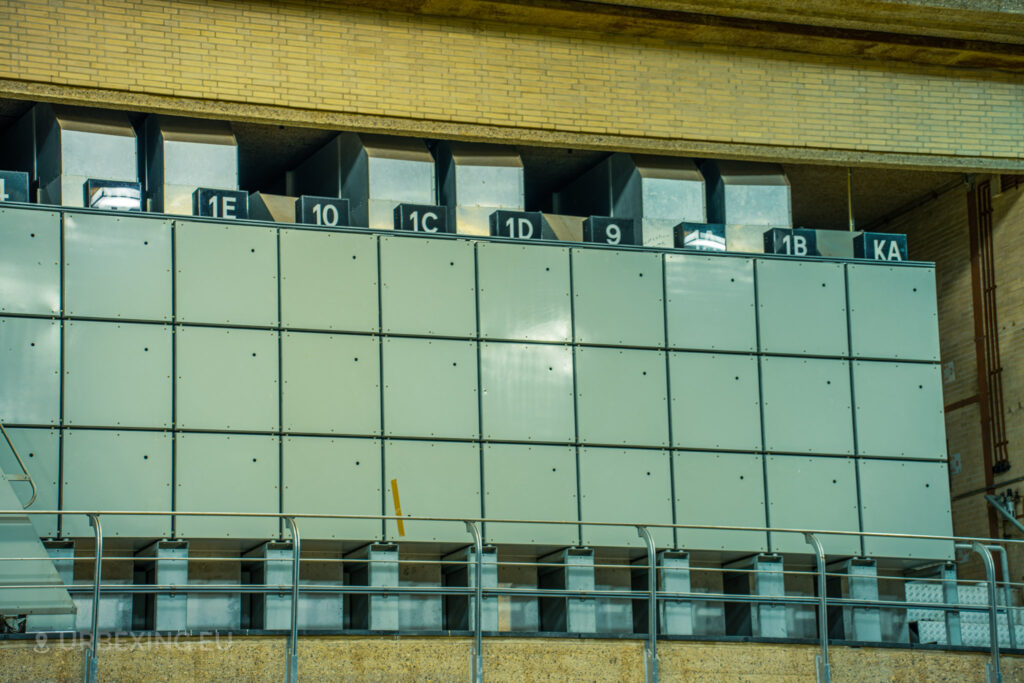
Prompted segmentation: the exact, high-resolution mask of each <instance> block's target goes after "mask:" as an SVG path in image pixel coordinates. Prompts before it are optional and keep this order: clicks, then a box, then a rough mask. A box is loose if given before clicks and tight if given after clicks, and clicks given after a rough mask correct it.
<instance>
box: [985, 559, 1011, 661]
mask: <svg viewBox="0 0 1024 683" xmlns="http://www.w3.org/2000/svg"><path fill="white" fill-rule="evenodd" d="M988 549H989V550H991V551H992V552H994V553H999V565H1000V566H1001V567H1002V570H1003V571H1002V574H1003V601H1004V602H1005V604H1006V610H1005V611H1006V625H1007V630H1008V631H1009V632H1010V633H1009V636H1010V647H1011V648H1013V649H1016V648H1017V634H1016V633H1015V631H1016V629H1014V628H1013V592H1012V589H1011V588H1010V565H1009V562H1008V561H1007V559H1006V548H1004V547H1003V546H1001V545H990V546H988Z"/></svg>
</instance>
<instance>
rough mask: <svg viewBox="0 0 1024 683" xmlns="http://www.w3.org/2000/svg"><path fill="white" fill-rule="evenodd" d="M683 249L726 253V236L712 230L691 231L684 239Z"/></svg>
mask: <svg viewBox="0 0 1024 683" xmlns="http://www.w3.org/2000/svg"><path fill="white" fill-rule="evenodd" d="M683 247H684V248H686V249H697V250H699V251H725V236H724V235H721V234H717V233H716V232H714V231H712V230H691V231H689V232H687V233H686V234H685V236H684V237H683Z"/></svg>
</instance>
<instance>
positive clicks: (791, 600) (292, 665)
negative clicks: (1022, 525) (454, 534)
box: [0, 510, 1024, 683]
mask: <svg viewBox="0 0 1024 683" xmlns="http://www.w3.org/2000/svg"><path fill="white" fill-rule="evenodd" d="M26 514H28V515H32V514H62V515H73V514H77V515H85V516H88V518H89V520H90V524H91V525H92V526H93V528H94V530H95V535H96V553H95V558H94V563H95V564H94V576H93V586H92V593H93V611H92V614H91V620H92V623H91V625H90V626H91V628H90V641H89V642H90V646H89V648H88V650H87V651H86V671H85V680H86V681H87V683H95V681H96V672H97V670H98V666H97V665H98V657H99V604H100V597H101V592H102V589H103V585H102V561H103V532H102V527H101V525H100V517H101V516H102V515H109V516H171V517H188V516H192V517H227V518H238V517H260V518H277V519H283V520H284V521H285V522H286V523H287V524H288V526H289V530H290V532H291V534H292V542H293V558H292V581H291V585H290V589H291V600H292V603H291V616H290V624H289V626H290V628H289V636H288V650H287V652H288V659H287V665H286V666H287V669H286V677H287V680H288V681H290V682H292V681H297V680H298V649H297V648H298V602H299V597H300V592H301V590H306V591H307V592H311V593H321V592H338V593H342V594H345V593H363V594H371V595H372V594H381V595H388V594H396V593H398V594H406V593H408V594H421V595H422V594H450V595H472V596H473V599H474V601H475V604H474V610H473V614H474V623H473V635H474V652H473V660H472V661H473V680H474V682H475V683H482V680H483V656H482V644H483V642H482V632H483V619H482V605H483V600H484V598H485V596H487V595H493V596H499V595H512V596H516V595H518V596H545V595H557V596H560V597H581V598H594V597H608V598H618V599H630V598H632V599H636V598H638V597H644V596H646V597H647V600H648V610H649V612H648V618H649V620H650V622H649V627H648V634H647V639H646V643H645V650H646V653H647V654H646V658H645V659H646V667H645V670H646V679H647V680H648V681H651V682H656V681H657V676H658V671H657V613H658V601H659V600H662V601H664V600H678V599H693V600H699V601H708V602H741V603H748V604H805V605H811V604H813V605H817V608H818V627H819V638H820V641H821V642H820V645H821V654H820V655H819V656H818V658H817V662H818V664H817V675H818V679H819V681H824V682H825V683H828V681H829V680H830V665H829V660H828V642H829V639H828V622H827V609H828V606H829V605H833V606H837V605H841V606H859V607H865V606H870V607H894V606H898V607H903V608H911V607H922V608H926V609H927V608H930V609H944V608H945V609H958V610H960V611H983V610H985V611H988V613H989V622H990V642H991V653H992V659H991V661H990V662H989V664H988V668H989V671H990V672H991V674H990V675H991V676H992V680H993V681H996V682H999V681H1001V680H1002V675H1001V672H1000V668H999V642H998V641H999V636H998V629H997V621H998V620H997V618H996V615H997V614H998V611H999V607H998V605H997V604H996V603H997V601H996V581H995V569H994V567H995V564H994V561H993V558H992V556H991V552H1001V553H1002V554H1003V561H1004V563H1005V550H1004V549H1003V547H1002V546H999V545H996V544H993V543H992V539H979V538H970V537H956V536H936V535H927V534H900V533H890V532H864V531H833V530H807V529H787V528H773V527H742V526H727V525H694V524H654V523H652V524H640V525H638V524H635V523H626V522H585V521H578V520H571V521H570V520H508V519H483V518H472V519H463V518H453V517H414V516H397V515H333V514H316V513H272V512H184V511H141V510H140V511H128V510H117V511H95V510H94V511H89V510H0V516H3V515H26ZM306 518H310V519H338V520H345V519H372V520H397V519H402V520H403V521H406V522H415V521H433V522H452V523H461V524H463V525H464V526H465V528H466V530H467V531H468V532H469V533H470V534H471V536H472V537H473V546H474V551H475V554H476V558H475V559H476V562H475V577H476V579H475V582H474V583H475V585H474V586H472V587H469V588H455V587H444V588H431V587H390V586H345V585H338V586H315V585H311V586H306V587H305V588H304V589H303V588H301V582H300V574H299V568H300V562H301V546H300V543H301V539H300V534H299V530H298V520H300V519H306ZM487 522H497V523H519V524H523V523H525V524H568V525H574V526H584V525H589V526H599V527H625V526H631V527H634V528H635V529H636V530H637V533H638V535H639V536H640V537H641V538H642V539H643V540H644V542H645V545H646V546H647V556H648V572H649V576H648V581H649V583H648V590H647V591H646V592H642V591H618V590H563V589H516V588H484V586H483V540H482V535H481V533H480V528H479V524H481V523H487ZM656 528H680V529H713V530H720V531H766V532H775V533H794V534H797V533H798V534H803V535H804V538H805V540H806V541H807V543H809V544H810V545H811V546H812V547H813V549H814V555H815V563H816V571H815V572H813V573H814V574H815V575H816V576H817V580H818V596H817V597H809V596H785V595H781V596H760V595H735V594H724V593H722V594H711V593H692V592H690V593H680V592H671V591H660V592H659V591H658V588H657V571H658V566H657V557H656V554H655V553H656V546H655V544H654V540H653V537H652V536H651V534H650V530H651V529H656ZM818 535H824V536H833V535H836V536H857V537H862V538H863V537H881V538H901V539H907V540H915V539H923V540H941V541H951V542H953V543H954V544H955V547H956V548H958V549H966V548H969V549H972V550H974V551H975V552H978V553H979V554H981V555H982V558H983V561H984V562H985V566H986V582H987V584H988V587H989V605H987V606H984V605H973V606H972V605H960V604H956V605H949V604H936V603H903V602H901V603H898V604H896V605H894V603H893V602H892V601H884V600H865V599H859V598H831V599H829V598H828V595H827V591H826V577H827V576H828V575H830V573H829V572H827V570H826V563H827V555H826V553H825V550H824V546H823V545H822V544H821V541H820V540H819V539H818V537H817V536H818ZM1001 542H1002V543H1024V539H1019V540H1018V539H1001ZM8 559H14V558H8ZM132 559H134V558H132ZM224 559H225V560H227V559H229V558H224ZM230 559H232V560H234V561H241V560H242V558H230ZM341 559H343V558H339V560H341ZM420 562H422V561H420ZM460 564H461V563H460ZM561 566H565V565H561ZM615 566H617V567H621V568H626V567H627V566H628V565H615ZM703 569H708V570H711V569H712V568H693V569H691V571H701V570H703ZM773 573H778V572H773ZM783 573H785V572H783ZM800 573H801V574H810V573H811V572H800ZM832 575H833V576H837V574H832ZM880 578H882V577H880ZM1008 586H1009V582H1007V583H1006V584H1005V585H1004V587H1005V588H1007V590H1008ZM7 587H8V588H17V587H19V586H10V585H8V586H7ZM68 588H69V591H73V592H79V591H80V590H83V589H82V588H76V587H68ZM288 589H289V586H287V585H259V586H256V585H247V586H237V585H227V586H216V585H204V586H191V585H185V586H179V585H167V586H152V585H146V586H123V585H118V586H108V591H109V592H111V593H150V594H159V593H162V592H164V591H166V592H185V593H188V592H207V591H209V592H215V591H216V592H225V591H229V592H237V593H269V592H283V591H285V590H288ZM1007 595H1008V596H1009V593H1008V592H1007ZM1009 609H1010V605H1009V604H1007V606H1006V610H1007V614H1009V611H1008V610H1009ZM1010 626H1011V628H1012V627H1013V624H1012V623H1011V624H1010Z"/></svg>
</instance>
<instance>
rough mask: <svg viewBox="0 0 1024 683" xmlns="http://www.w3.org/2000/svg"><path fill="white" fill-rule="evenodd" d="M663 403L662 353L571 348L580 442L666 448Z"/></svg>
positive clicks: (663, 376) (666, 429)
mask: <svg viewBox="0 0 1024 683" xmlns="http://www.w3.org/2000/svg"><path fill="white" fill-rule="evenodd" d="M667 403H668V400H667V395H666V385H665V354H664V353H663V352H661V351H639V350H634V349H604V348H592V347H581V348H578V349H577V350H576V406H577V419H578V420H579V438H580V442H582V443H590V444H606V445H619V444H622V445H637V446H667V445H668V405H667Z"/></svg>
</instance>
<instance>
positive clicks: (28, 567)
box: [0, 423, 75, 630]
mask: <svg viewBox="0 0 1024 683" xmlns="http://www.w3.org/2000/svg"><path fill="white" fill-rule="evenodd" d="M0 433H2V434H3V437H4V440H5V441H6V442H7V445H8V446H9V447H10V449H11V452H12V453H14V458H15V460H16V462H17V464H18V466H19V467H20V468H21V473H20V474H17V473H15V474H7V473H6V472H4V470H3V468H2V467H0V510H17V509H25V508H28V507H30V506H31V505H32V504H33V503H34V502H35V500H36V485H35V482H34V481H33V480H32V476H31V475H30V474H29V472H28V469H27V468H26V467H25V463H24V462H23V461H22V459H21V456H20V455H19V454H18V451H17V449H16V448H15V447H14V443H13V442H12V441H11V439H10V437H9V436H8V434H7V430H6V429H4V427H3V424H2V423H0ZM14 482H26V483H28V484H29V485H30V486H31V487H32V495H31V497H30V498H29V500H28V502H27V503H22V500H21V499H20V498H19V497H18V495H17V494H16V493H15V492H14V487H13V486H12V483H14ZM74 612H75V605H74V603H73V602H72V600H71V596H70V595H69V594H68V591H67V588H66V587H65V586H64V582H63V581H62V580H61V578H60V576H59V575H58V574H57V568H56V567H55V566H54V564H53V560H51V559H49V556H48V555H47V552H46V549H45V548H43V544H42V542H41V541H40V540H39V535H38V533H37V532H36V530H35V528H34V527H33V526H32V522H31V521H30V520H29V516H28V515H17V516H16V515H0V630H19V629H20V620H21V618H22V617H24V616H27V615H30V614H74Z"/></svg>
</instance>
